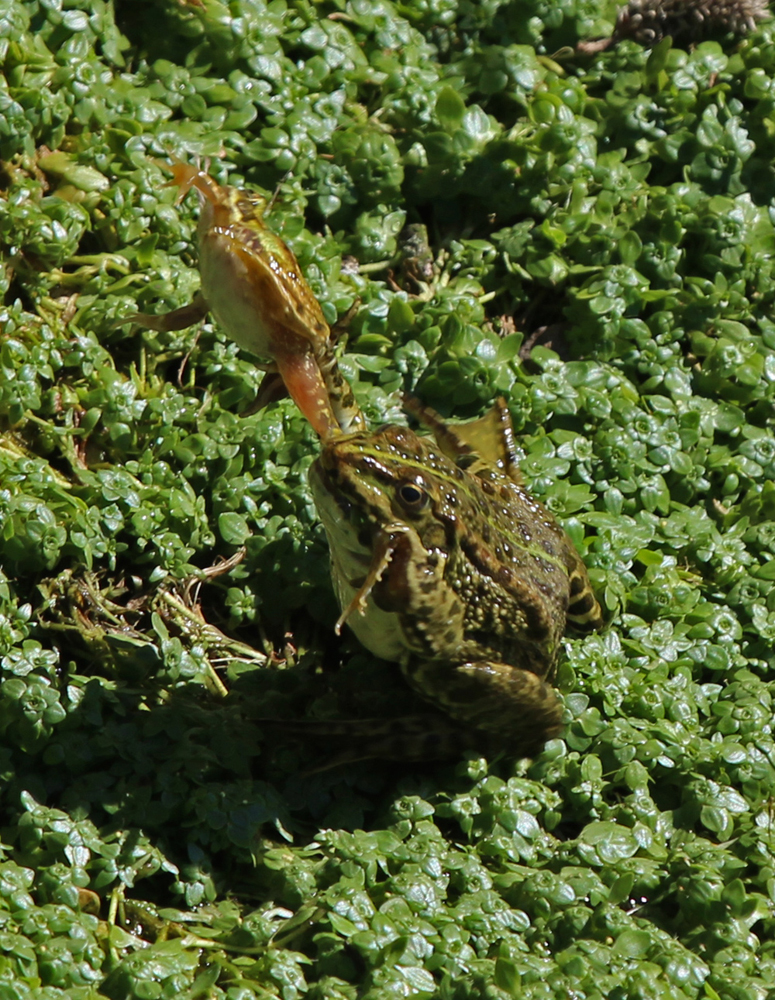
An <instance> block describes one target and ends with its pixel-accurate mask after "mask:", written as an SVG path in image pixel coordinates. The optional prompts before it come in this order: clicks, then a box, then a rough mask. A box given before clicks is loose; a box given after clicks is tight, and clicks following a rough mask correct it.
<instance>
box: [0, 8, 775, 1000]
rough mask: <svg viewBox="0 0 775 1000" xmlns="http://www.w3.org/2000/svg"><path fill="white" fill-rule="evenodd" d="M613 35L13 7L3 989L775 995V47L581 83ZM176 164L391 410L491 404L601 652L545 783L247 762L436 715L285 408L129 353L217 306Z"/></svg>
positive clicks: (449, 999) (311, 445)
mask: <svg viewBox="0 0 775 1000" xmlns="http://www.w3.org/2000/svg"><path fill="white" fill-rule="evenodd" d="M614 14H615V4H610V3H606V2H604V0H512V2H504V0H411V2H406V3H401V2H394V3H391V2H389V0H347V2H346V0H323V2H314V3H313V2H311V0H288V2H286V0H271V2H268V3H267V2H264V0H231V2H230V3H228V4H226V3H222V2H219V0H199V2H194V0H188V2H185V0H155V2H151V0H115V4H114V3H112V2H109V0H0V65H2V69H3V78H2V80H0V159H2V175H1V178H0V179H1V185H0V186H1V188H2V190H0V241H2V245H3V258H2V271H1V272H0V290H1V291H2V295H3V299H4V304H3V305H2V307H0V310H1V311H0V324H1V326H0V329H1V332H0V374H1V375H2V378H0V420H1V421H2V428H1V429H2V436H0V564H1V565H2V567H3V573H2V575H0V657H1V658H2V661H1V662H2V685H1V687H0V732H2V747H1V748H0V773H1V777H0V782H1V798H0V801H1V802H2V815H3V825H2V828H1V829H0V838H1V841H2V842H1V843H0V1000H61V998H64V997H65V996H67V997H71V998H73V1000H92V998H96V997H106V998H110V1000H125V998H126V1000H129V998H134V997H137V998H142V1000H156V998H178V997H180V998H181V1000H184V998H185V1000H189V998H190V1000H194V998H200V997H202V998H203V997H228V998H229V1000H249V998H253V997H261V998H263V997H275V996H276V997H281V998H282V1000H295V998H297V997H301V996H302V995H306V996H309V997H311V998H319V1000H323V998H332V1000H334V998H348V1000H349V998H355V997H356V996H357V997H359V998H368V1000H376V998H383V997H403V996H417V997H431V996H440V997H443V998H446V1000H463V998H468V997H471V998H481V997H490V998H498V1000H502V998H507V997H525V998H531V1000H533V998H535V1000H539V998H540V1000H543V998H546V1000H550V998H554V997H558V998H559V997H562V998H566V997H570V996H572V997H575V998H586V1000H593V998H602V997H614V998H617V997H622V998H623V997H625V996H627V997H628V998H637V1000H651V998H657V997H669V998H671V1000H672V998H677V1000H681V998H695V997H707V998H712V1000H717V998H719V997H721V998H723V1000H765V998H771V997H773V996H775V955H774V954H773V947H774V945H773V941H775V917H774V913H773V908H774V907H775V829H773V812H774V811H775V806H774V804H773V803H774V802H775V799H774V798H773V797H774V796H775V740H774V739H773V733H772V717H773V707H772V701H773V684H774V683H775V682H774V681H773V676H774V675H773V671H774V670H775V660H774V659H773V649H772V647H773V640H774V639H775V596H773V580H775V527H773V516H774V515H775V439H773V434H772V416H773V407H772V402H773V396H774V395H775V320H774V319H773V298H774V297H775V280H773V271H774V270H775V262H774V254H775V228H774V226H773V218H775V215H774V214H773V213H775V199H774V198H773V194H774V193H775V170H774V169H773V166H772V161H773V156H774V154H775V127H774V126H773V120H774V117H773V116H774V112H775V28H774V27H773V26H771V25H763V26H762V27H761V28H760V29H759V30H757V31H756V32H755V33H754V34H752V35H751V36H750V37H749V38H747V39H744V40H742V41H741V40H739V39H733V38H729V37H727V38H723V37H722V38H720V39H718V40H708V41H704V42H702V43H701V44H699V45H697V47H696V48H694V49H693V50H691V51H684V50H680V49H677V48H671V47H670V43H669V40H667V41H666V42H664V43H662V44H661V45H660V46H659V47H658V48H656V49H654V50H653V51H647V50H644V49H641V48H640V47H638V46H637V45H635V44H633V43H630V42H626V43H622V44H621V45H620V46H618V47H616V48H612V49H609V50H608V51H607V52H604V53H602V54H600V55H598V56H597V57H595V58H594V59H593V58H591V57H588V56H583V57H582V56H577V55H575V54H574V52H573V46H574V45H575V43H576V42H577V41H578V40H579V39H581V38H592V37H595V36H601V35H606V34H609V33H610V31H611V29H612V25H613V17H614ZM170 154H174V155H176V156H177V157H179V158H181V159H185V160H191V159H194V158H196V157H201V158H208V157H209V158H211V159H210V162H209V169H210V172H211V173H212V174H213V176H215V177H216V178H217V179H218V180H219V181H221V182H226V181H227V180H228V181H229V182H230V183H233V184H236V185H239V186H242V185H247V186H252V187H257V188H259V189H261V190H263V191H265V192H266V193H268V194H270V195H271V194H272V193H273V192H275V193H276V198H275V201H274V204H273V207H272V210H271V212H270V215H269V221H270V224H271V225H272V226H273V227H274V228H275V229H276V230H277V231H278V232H281V233H282V234H283V235H284V237H285V238H286V239H287V240H288V242H289V243H290V244H291V245H292V247H293V249H294V250H295V252H296V253H297V255H298V256H299V258H300V260H301V262H302V265H303V267H304V269H305V272H306V274H307V276H308V278H309V280H310V282H311V284H312V286H313V288H314V290H315V292H316V294H317V295H318V296H319V297H320V299H321V301H322V303H323V306H324V310H325V312H326V315H327V316H328V318H329V319H330V320H331V321H332V322H333V321H335V320H336V319H337V317H341V316H343V315H344V314H346V313H347V312H348V311H351V310H352V312H353V315H352V316H351V317H350V320H349V325H348V327H347V330H346V333H345V334H344V337H343V343H345V352H344V355H343V362H342V363H343V367H344V369H345V372H346V374H347V375H348V377H350V378H351V379H352V381H353V383H354V385H355V388H356V391H357V394H358V397H359V400H360V401H361V404H362V406H363V408H364V410H365V411H366V413H367V414H368V416H369V419H370V420H373V421H375V422H379V421H384V420H388V419H389V420H401V419H402V417H401V413H400V390H401V389H402V388H412V389H414V390H416V391H417V393H418V394H419V395H420V396H421V397H422V398H423V399H424V400H425V401H426V402H428V403H430V404H431V405H433V406H435V407H437V408H438V409H439V410H441V411H442V412H443V413H445V414H447V415H451V416H453V417H466V416H472V415H475V414H477V413H480V412H482V411H483V410H484V409H485V408H486V406H487V405H488V404H490V403H491V401H492V400H493V399H494V397H495V396H497V395H499V394H500V395H504V396H505V397H506V398H507V399H508V401H509V404H510V407H511V411H512V414H513V416H514V421H515V426H516V428H517V430H518V433H519V437H520V444H521V446H522V448H523V449H524V462H523V467H524V472H525V477H526V480H527V481H528V482H529V484H530V485H531V487H532V489H533V490H534V491H535V492H536V494H539V495H541V496H542V497H544V498H545V500H546V502H547V503H548V504H549V505H550V506H551V507H552V509H553V510H554V511H555V512H556V513H557V514H558V516H560V517H562V518H563V519H564V522H565V524H566V525H567V527H568V530H569V531H570V533H571V534H572V536H573V538H574V541H575V542H576V544H577V545H578V547H579V550H580V551H581V552H582V553H583V554H584V557H585V559H586V561H587V563H588V565H589V567H590V571H591V574H592V577H593V580H594V582H595V585H596V587H597V590H598V593H599V594H600V597H601V599H602V600H603V601H604V603H605V605H606V608H607V613H608V615H609V616H610V618H611V624H610V626H609V628H608V629H607V630H606V631H605V632H603V633H602V634H600V635H596V636H591V637H589V638H586V639H584V640H583V641H582V640H580V639H571V640H569V642H568V644H567V654H566V656H565V658H564V660H563V662H562V665H561V668H560V674H559V679H558V683H559V686H560V688H561V690H562V692H563V693H564V695H565V701H566V706H567V719H568V725H567V730H566V733H565V735H564V738H562V739H558V740H554V741H552V742H551V743H550V744H549V745H548V746H547V747H546V749H545V751H544V752H543V754H542V755H541V756H540V757H539V758H537V759H536V760H535V761H532V762H530V761H522V762H519V761H518V762H513V761H508V760H496V761H486V760H482V759H476V758H472V759H468V760H465V761H462V762H459V763H457V764H455V763H452V764H450V765H447V766H428V767H418V766H415V765H413V766H411V767H409V766H405V765H389V764H382V763H374V762H368V763H366V762H364V763H360V764H357V765H354V766H351V767H349V768H347V769H342V768H339V769H336V768H334V769H332V770H329V771H324V772H323V773H321V774H317V775H314V776H309V775H307V774H306V773H305V772H306V771H307V770H308V769H309V768H311V767H313V766H314V765H315V764H316V763H319V761H320V759H321V756H322V757H323V759H325V755H326V754H327V753H332V754H333V753H335V752H336V750H337V749H341V748H337V747H335V746H332V747H330V748H328V747H327V746H326V744H325V743H324V744H323V746H322V747H321V746H320V745H317V746H311V745H308V744H307V743H304V742H302V743H300V744H298V745H297V744H294V743H292V742H291V743H288V744H287V745H282V744H280V745H277V746H274V745H273V744H274V742H275V740H274V737H272V738H271V739H270V740H269V741H264V739H263V738H262V733H261V727H260V725H258V724H257V723H256V721H255V720H256V719H257V718H258V717H260V716H267V715H274V716H276V717H279V718H283V717H287V718H293V717H303V716H307V715H308V716H312V717H316V718H319V719H323V718H327V717H328V718H342V717H344V718H349V717H361V718H362V717H369V716H380V715H384V716H390V715H395V714H397V713H400V712H403V711H412V710H414V709H416V707H417V706H416V703H415V701H414V700H413V697H412V695H411V694H410V693H409V692H408V691H407V690H406V688H405V686H404V684H403V682H402V681H401V679H400V676H398V673H397V671H396V670H395V668H394V667H393V666H391V665H389V664H384V663H379V662H376V661H375V660H374V659H373V658H372V657H370V656H368V655H366V654H365V653H364V652H363V651H362V650H361V649H359V647H358V644H357V643H356V641H355V640H354V639H353V638H352V637H349V636H345V637H344V638H343V640H341V641H338V640H336V639H335V638H334V636H333V632H332V624H333V621H334V619H335V615H336V611H335V606H334V598H333V595H332V592H331V587H330V583H329V581H328V575H327V566H326V551H325V543H324V540H323V537H322V533H321V530H320V528H319V526H318V524H317V521H316V516H315V512H314V508H313V507H312V503H311V498H310V495H309V492H308V489H307V484H306V469H307V468H308V466H309V464H310V462H311V461H312V459H313V458H314V455H315V451H316V443H315V440H314V435H313V434H312V432H311V431H310V429H309V428H308V427H306V426H305V424H304V421H303V420H302V419H301V417H300V415H299V414H298V413H297V412H295V411H294V408H293V406H292V404H291V403H290V402H289V401H287V400H285V401H282V402H280V403H278V404H273V405H272V406H270V407H269V408H268V409H267V410H265V411H263V412H261V413H259V414H256V415H252V416H240V415H239V412H240V411H241V410H244V409H245V408H246V407H247V406H248V404H249V402H250V400H251V399H252V397H253V396H254V394H255V391H256V388H257V386H258V384H259V382H260V378H261V372H260V371H258V370H257V369H256V367H255V363H254V359H252V358H250V357H248V356H246V355H243V354H240V353H239V352H238V351H237V349H236V347H235V346H234V345H233V344H232V343H231V342H230V341H229V339H228V337H227V336H226V335H225V334H224V332H223V331H221V330H219V329H217V328H216V327H214V325H213V324H211V323H206V324H205V325H204V327H203V328H202V329H201V330H199V331H197V330H195V329H191V330H185V331H182V332H180V333H174V334H160V333H153V332H150V331H147V330H142V329H138V328H137V327H135V328H132V331H131V332H130V331H128V330H127V329H117V328H116V327H115V320H116V319H117V318H118V317H121V316H125V315H127V314H128V313H131V312H135V311H136V310H137V309H138V308H140V309H142V310H145V311H165V310H167V309H170V308H173V307H176V306H179V305H183V304H185V303H186V302H188V301H190V299H191V297H192V295H193V293H194V292H195V290H196V288H197V286H198V274H197V269H196V245H195V236H194V229H195V224H196V216H197V203H196V199H195V198H194V196H193V195H192V196H189V197H188V198H187V199H186V200H185V201H184V202H183V203H182V204H180V205H176V204H175V193H174V190H173V189H172V188H169V187H164V186H163V185H164V181H165V176H164V174H163V172H162V170H161V169H160V167H159V166H158V165H157V164H156V163H154V158H156V159H157V160H158V159H163V158H164V157H165V156H168V155H170ZM407 223H414V224H416V223H424V224H425V225H426V226H427V227H428V232H429V241H430V246H431V251H432V255H433V259H434V261H435V264H434V266H433V270H432V272H431V271H429V270H428V263H429V259H430V258H428V259H427V260H426V261H425V262H424V265H425V266H424V269H423V268H420V271H421V273H422V275H423V278H422V279H418V278H417V277H416V271H417V262H416V261H414V262H413V261H412V260H411V259H406V253H404V254H403V257H402V252H401V242H400V240H399V238H398V237H399V233H400V231H401V229H402V227H403V226H404V225H405V224H407ZM348 257H349V258H352V257H354V258H356V260H357V263H359V264H360V270H359V269H358V267H357V266H356V265H355V263H354V262H353V260H352V259H348ZM413 265H414V268H415V276H413ZM543 328H546V329H543ZM529 337H534V339H535V346H533V348H532V352H529V351H528V350H527V349H525V341H526V340H527V338H529ZM550 345H551V346H550ZM528 346H530V345H528ZM452 400H454V408H453V405H452V402H451V401H452ZM243 546H244V548H245V556H244V559H243V560H242V561H241V562H236V560H235V563H236V565H232V568H231V569H230V572H228V573H221V574H220V575H218V569H217V567H218V563H219V561H220V560H221V558H222V557H225V558H229V557H232V556H235V554H237V553H238V552H239V550H240V548H241V547H243ZM211 567H215V571H214V572H212V573H205V572H204V571H205V570H207V569H208V568H211ZM200 609H201V610H200ZM227 692H228V693H227ZM625 980H626V981H627V982H628V984H629V985H628V987H627V989H626V990H625V989H624V987H623V985H622V984H623V983H624V981H625Z"/></svg>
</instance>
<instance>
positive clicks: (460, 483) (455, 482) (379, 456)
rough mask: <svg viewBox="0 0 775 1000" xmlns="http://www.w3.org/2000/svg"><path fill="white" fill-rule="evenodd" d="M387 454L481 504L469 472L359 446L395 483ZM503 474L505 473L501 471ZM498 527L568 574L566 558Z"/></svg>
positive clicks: (382, 475) (373, 467)
mask: <svg viewBox="0 0 775 1000" xmlns="http://www.w3.org/2000/svg"><path fill="white" fill-rule="evenodd" d="M434 454H435V453H434ZM386 455H387V456H389V457H390V460H391V461H393V462H401V463H402V464H403V465H404V466H406V467H407V468H409V469H415V470H416V471H417V472H419V473H421V474H424V475H426V476H427V475H431V476H433V477H435V478H436V479H439V480H441V481H443V482H445V483H448V484H449V485H450V486H453V487H454V488H455V489H458V490H460V491H461V492H463V493H465V494H466V496H467V497H468V499H469V500H470V501H471V503H472V504H474V505H477V506H479V505H480V503H481V498H480V497H477V496H475V495H474V494H473V493H472V492H471V491H469V490H468V489H467V488H466V485H467V483H466V480H467V479H468V475H469V474H468V473H465V472H464V473H462V474H461V476H460V478H459V479H458V478H457V476H455V477H452V476H447V475H445V474H444V473H443V472H441V471H440V470H439V468H438V467H433V468H431V469H429V467H428V465H427V464H426V463H423V462H422V461H413V460H412V459H411V458H405V457H404V456H403V455H402V454H394V453H392V452H385V451H378V450H377V449H373V448H367V447H364V446H359V448H358V458H359V460H362V459H363V457H364V456H368V457H369V458H371V459H372V463H370V469H371V471H372V472H374V473H375V474H377V475H379V476H380V478H382V479H384V480H385V481H386V482H388V483H389V484H394V483H395V481H396V477H395V474H394V473H392V472H390V471H389V470H388V469H386V467H385V466H384V464H383V462H384V460H385V456H386ZM439 457H442V456H439ZM445 463H449V464H452V461H451V459H445ZM501 475H503V473H501ZM504 478H505V476H504ZM515 486H516V484H515ZM516 488H517V489H520V488H521V487H518V486H517V487H516ZM525 492H526V491H525ZM527 495H528V498H529V499H530V500H531V501H533V502H534V503H536V502H538V501H535V500H534V499H533V498H532V497H530V495H529V494H527ZM497 527H498V530H499V531H500V532H501V533H502V534H503V536H504V538H507V539H508V540H509V541H510V542H511V543H512V545H514V547H515V548H517V549H520V550H521V551H522V552H526V553H527V554H528V555H529V556H531V557H532V558H534V559H544V560H547V561H548V562H550V563H552V564H553V565H554V566H558V567H559V568H560V569H562V571H563V573H564V574H565V575H566V576H567V574H568V567H567V565H566V564H565V560H564V559H562V558H560V557H558V556H555V555H552V554H551V553H548V552H547V551H546V549H545V548H544V546H543V545H534V544H530V543H527V544H526V543H525V541H524V540H523V539H521V538H519V537H518V536H517V535H514V534H512V532H510V531H509V530H508V529H507V528H504V527H502V526H501V525H498V526H497Z"/></svg>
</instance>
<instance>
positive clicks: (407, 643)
mask: <svg viewBox="0 0 775 1000" xmlns="http://www.w3.org/2000/svg"><path fill="white" fill-rule="evenodd" d="M451 432H452V434H453V436H454V428H451ZM447 438H448V435H446V434H445V450H447V451H448V450H449V440H448V439H447ZM462 450H463V451H464V453H465V458H466V461H470V449H467V448H466V449H462ZM471 468H475V469H476V471H475V472H472V471H466V470H464V469H462V468H460V467H459V466H458V465H457V464H456V463H455V462H454V461H453V460H452V459H451V458H448V457H447V456H446V455H445V454H442V453H441V451H440V450H439V448H438V447H437V446H436V445H435V444H434V443H433V442H432V441H431V440H430V439H428V438H424V437H420V436H418V435H417V434H415V433H414V432H413V431H411V430H408V429H407V428H404V427H397V426H389V427H384V428H381V429H380V430H378V431H374V432H371V433H369V432H362V433H356V434H351V435H346V436H344V437H341V438H338V439H335V440H333V441H329V442H328V443H326V444H325V445H324V447H323V451H322V454H321V456H320V458H319V459H318V460H317V461H316V462H315V463H314V465H313V467H312V470H311V484H312V488H313V492H314V494H315V499H316V502H317V505H318V510H319V512H320V515H321V518H322V520H323V524H324V526H325V528H326V531H327V534H328V536H329V543H330V546H331V552H332V566H333V570H332V573H333V577H334V583H335V586H336V588H337V591H338V594H339V597H340V602H341V604H342V606H343V607H345V606H347V604H348V603H349V602H350V601H351V600H352V597H353V594H354V593H356V592H357V591H358V589H359V587H361V586H362V585H363V580H364V579H365V577H366V570H367V569H368V567H369V566H370V562H371V557H372V554H373V553H375V552H376V551H380V552H381V553H382V554H383V555H382V559H383V561H384V553H385V552H388V553H389V554H390V556H389V560H388V561H387V562H386V564H385V566H384V569H383V570H382V572H381V576H380V577H379V579H378V580H377V582H376V583H375V584H374V586H373V589H371V591H370V593H369V596H368V600H366V603H365V608H364V610H363V612H362V613H358V612H354V613H353V614H352V615H351V616H350V617H349V619H348V624H349V625H350V627H351V628H352V629H353V631H354V632H355V633H356V635H357V636H358V637H359V639H360V640H361V641H362V642H363V643H364V645H366V646H367V648H369V649H370V650H371V651H372V652H373V653H375V654H376V655H379V656H383V657H385V658H388V659H394V660H397V661H398V662H399V663H400V665H401V668H402V670H403V671H404V673H405V674H406V676H407V678H408V679H409V680H410V682H411V683H412V684H413V686H414V687H416V688H417V690H418V691H419V692H420V693H421V694H423V695H424V696H425V697H426V698H428V699H429V700H430V701H432V702H434V703H435V704H436V705H437V706H438V707H440V708H442V709H443V710H444V711H445V712H446V713H448V714H449V715H450V716H452V717H453V718H454V719H456V720H458V722H463V723H466V724H467V725H469V726H472V727H474V728H475V729H476V730H479V731H480V732H481V733H482V734H484V735H485V736H486V738H487V741H488V745H491V744H492V742H493V738H494V739H495V743H496V744H497V745H500V746H502V747H504V748H506V749H508V750H510V751H512V752H520V753H524V752H531V751H533V750H535V749H536V748H537V747H540V745H541V744H542V743H543V741H544V740H545V739H546V738H548V737H549V736H551V735H553V734H556V733H557V732H558V730H559V715H560V711H559V704H558V702H557V699H556V696H555V694H554V692H553V690H552V688H551V687H550V686H549V685H548V683H546V682H547V681H550V680H551V678H552V675H553V673H554V668H555V665H556V661H557V656H558V652H559V645H560V639H561V637H562V634H563V632H564V630H565V626H566V620H567V619H568V617H569V616H571V615H574V616H576V617H578V618H579V619H580V624H582V625H583V626H585V627H588V628H596V627H599V625H600V624H601V617H600V608H599V606H598V604H597V602H596V601H595V599H594V595H593V594H592V591H591V588H590V585H589V580H588V577H587V573H586V569H585V567H584V564H583V563H582V561H581V559H580V558H579V556H578V554H577V553H576V551H575V549H574V548H573V545H572V543H571V542H570V539H569V538H568V536H567V535H566V534H565V532H564V531H563V530H562V528H561V527H560V526H559V524H558V523H557V522H556V521H555V519H554V518H553V517H552V515H551V514H550V513H549V512H548V511H547V510H546V508H545V507H543V505H542V504H540V503H538V501H536V500H534V499H533V498H532V497H531V496H530V494H529V493H528V492H527V491H526V490H525V488H524V487H523V486H521V485H520V484H519V483H517V482H514V480H513V479H512V478H510V477H509V476H508V475H506V473H505V472H502V471H500V470H499V469H498V468H495V467H492V466H488V465H482V463H474V464H473V465H472V466H471ZM418 498H419V499H418ZM410 501H411V502H410ZM375 558H376V557H375Z"/></svg>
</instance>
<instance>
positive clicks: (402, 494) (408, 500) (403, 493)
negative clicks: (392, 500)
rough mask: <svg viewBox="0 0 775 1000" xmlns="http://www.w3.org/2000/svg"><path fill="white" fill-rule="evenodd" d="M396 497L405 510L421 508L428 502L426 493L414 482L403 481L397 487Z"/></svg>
mask: <svg viewBox="0 0 775 1000" xmlns="http://www.w3.org/2000/svg"><path fill="white" fill-rule="evenodd" d="M398 499H399V500H400V501H401V503H402V504H403V505H404V507H406V509H407V510H410V511H417V510H422V509H423V507H424V506H425V505H426V504H427V503H428V494H427V493H426V492H425V490H424V489H422V488H421V487H420V486H417V485H416V484H415V483H404V484H403V485H402V486H399V487H398Z"/></svg>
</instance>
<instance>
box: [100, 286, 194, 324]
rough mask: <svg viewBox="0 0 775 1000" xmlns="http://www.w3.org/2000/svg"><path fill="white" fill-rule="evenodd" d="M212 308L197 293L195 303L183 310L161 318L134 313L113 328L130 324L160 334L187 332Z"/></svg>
mask: <svg viewBox="0 0 775 1000" xmlns="http://www.w3.org/2000/svg"><path fill="white" fill-rule="evenodd" d="M209 309H210V307H209V306H208V305H207V302H206V301H205V298H204V296H203V295H202V294H201V292H197V294H196V295H195V296H194V300H193V302H190V303H189V304H188V305H187V306H183V307H182V308H181V309H173V311H172V312H168V313H164V314H163V315H161V316H152V315H151V314H150V313H132V314H131V315H130V316H124V318H123V319H119V320H116V322H115V323H113V328H114V329H115V328H117V327H119V326H126V325H127V324H128V323H141V324H142V325H143V326H144V327H147V328H148V329H149V330H156V331H157V332H158V333H170V332H171V331H172V330H185V328H186V327H187V326H193V325H194V324H195V323H199V322H200V320H203V319H204V318H205V316H206V315H207V313H208V312H209Z"/></svg>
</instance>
